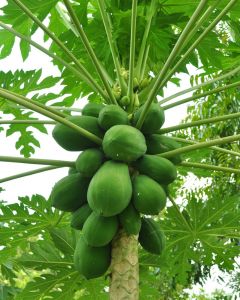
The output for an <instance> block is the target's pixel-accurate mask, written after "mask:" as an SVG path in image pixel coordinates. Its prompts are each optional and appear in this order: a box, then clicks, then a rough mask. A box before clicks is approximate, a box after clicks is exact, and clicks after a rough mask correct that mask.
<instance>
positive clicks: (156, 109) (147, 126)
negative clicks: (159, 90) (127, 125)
mask: <svg viewBox="0 0 240 300" xmlns="http://www.w3.org/2000/svg"><path fill="white" fill-rule="evenodd" d="M144 107H145V105H142V106H141V107H140V108H139V109H138V110H137V111H136V112H135V113H134V115H133V121H132V122H133V125H134V126H135V125H136V124H137V122H138V120H139V118H140V115H141V114H142V111H143V109H144ZM164 121H165V115H164V110H163V109H162V108H161V106H160V105H159V104H158V103H152V104H151V105H150V108H149V110H148V113H147V115H146V117H145V120H144V122H143V125H142V127H141V131H142V132H143V133H144V134H152V133H155V132H156V131H158V130H159V129H160V128H161V127H162V125H163V123H164Z"/></svg>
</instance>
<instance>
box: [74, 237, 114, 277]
mask: <svg viewBox="0 0 240 300" xmlns="http://www.w3.org/2000/svg"><path fill="white" fill-rule="evenodd" d="M110 263H111V246H110V244H108V245H106V246H103V247H91V246H89V245H87V243H86V242H85V240H84V238H83V236H80V238H79V240H78V242H77V245H76V248H75V251H74V266H75V268H76V270H77V271H78V272H79V273H80V274H81V275H83V276H84V277H86V278H87V279H92V278H97V277H100V276H102V275H104V273H105V272H106V271H107V270H108V268H109V266H110Z"/></svg>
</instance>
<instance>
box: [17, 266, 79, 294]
mask: <svg viewBox="0 0 240 300" xmlns="http://www.w3.org/2000/svg"><path fill="white" fill-rule="evenodd" d="M78 280H79V275H78V273H77V272H76V271H75V270H73V269H61V270H58V271H56V272H54V273H53V274H43V275H41V276H40V277H37V278H34V280H33V281H31V282H29V283H28V284H27V286H26V288H25V289H23V290H22V292H20V293H19V294H18V295H17V297H16V300H22V299H24V300H25V299H26V300H31V299H34V300H42V299H49V298H50V299H57V300H64V299H73V296H74V293H75V292H76V290H77V288H78V285H77V281H78Z"/></svg>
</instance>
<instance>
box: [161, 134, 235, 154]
mask: <svg viewBox="0 0 240 300" xmlns="http://www.w3.org/2000/svg"><path fill="white" fill-rule="evenodd" d="M237 140H240V134H237V135H231V136H227V137H224V138H219V139H214V140H211V141H207V142H201V143H197V144H194V145H190V146H186V147H182V148H179V149H175V150H171V151H168V152H164V153H161V154H158V156H161V157H165V158H169V157H173V156H175V155H178V154H182V153H187V152H191V151H194V150H198V149H202V148H208V147H211V146H215V145H221V144H226V143H231V142H234V141H237Z"/></svg>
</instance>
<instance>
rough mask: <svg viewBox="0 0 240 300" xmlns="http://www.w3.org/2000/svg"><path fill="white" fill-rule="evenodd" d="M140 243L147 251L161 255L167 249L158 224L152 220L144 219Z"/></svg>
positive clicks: (139, 238)
mask: <svg viewBox="0 0 240 300" xmlns="http://www.w3.org/2000/svg"><path fill="white" fill-rule="evenodd" d="M138 241H139V243H140V245H141V246H142V247H143V249H145V250H146V251H148V252H150V253H152V254H158V255H159V254H161V253H162V251H163V250H164V248H165V244H166V239H165V235H164V233H163V231H162V230H161V227H160V225H159V223H158V222H156V221H154V220H152V219H150V218H142V226H141V230H140V233H139V237H138Z"/></svg>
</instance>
